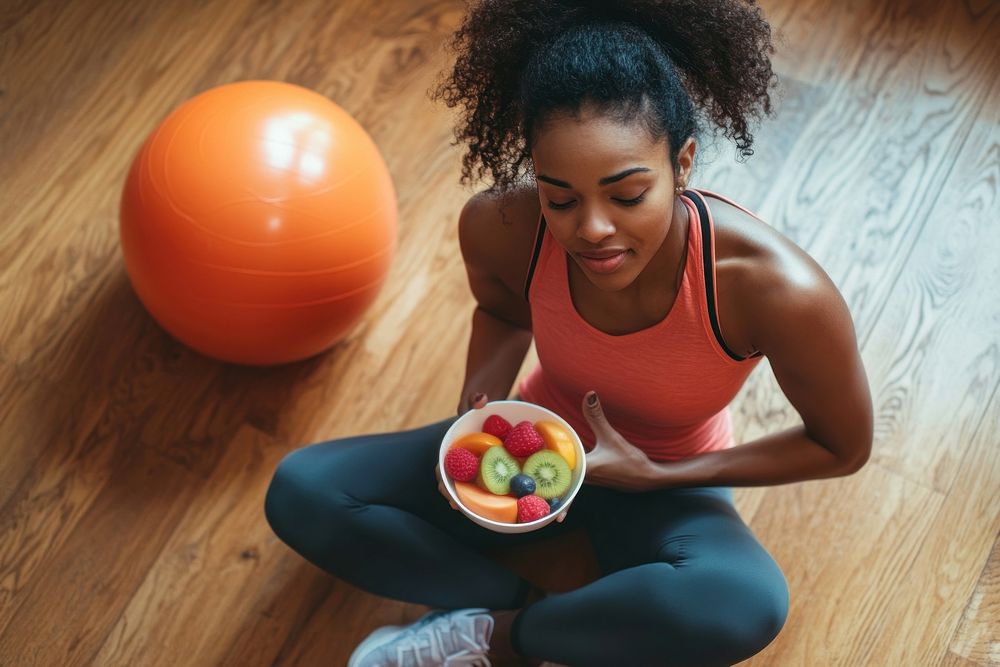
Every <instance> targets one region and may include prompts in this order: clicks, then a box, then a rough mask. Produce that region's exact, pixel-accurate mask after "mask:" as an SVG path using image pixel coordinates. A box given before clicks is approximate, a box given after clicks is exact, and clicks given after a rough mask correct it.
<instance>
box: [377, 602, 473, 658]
mask: <svg viewBox="0 0 1000 667" xmlns="http://www.w3.org/2000/svg"><path fill="white" fill-rule="evenodd" d="M448 613H449V612H447V611H440V612H433V613H431V614H428V615H427V616H426V617H424V618H422V619H420V621H418V622H417V623H415V624H413V625H412V626H411V627H409V628H407V629H406V630H405V631H404V636H405V638H406V640H404V641H400V642H398V643H397V644H396V663H395V664H397V665H407V664H413V665H414V667H442V666H446V665H447V666H454V667H459V666H462V667H490V661H489V658H487V657H486V651H488V650H489V648H490V647H489V644H488V643H487V641H486V639H485V638H484V639H483V640H482V641H480V640H479V638H477V637H474V636H472V635H470V634H469V633H468V632H466V631H465V629H466V628H473V627H475V622H474V621H471V620H470V621H469V622H467V623H461V622H456V620H455V619H453V618H444V617H447V615H448ZM463 620H464V619H463ZM438 621H439V622H438ZM429 624H433V625H431V627H429V628H428V627H426V626H427V625H429ZM400 639H403V637H401V638H400ZM407 653H411V654H412V659H413V660H412V662H406V657H407V655H406V654H407ZM425 658H427V659H428V660H430V662H425V661H424V659H425Z"/></svg>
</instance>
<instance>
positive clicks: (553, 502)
mask: <svg viewBox="0 0 1000 667" xmlns="http://www.w3.org/2000/svg"><path fill="white" fill-rule="evenodd" d="M561 502H562V498H551V499H550V500H549V509H550V511H552V512H555V511H556V508H557V507H559V503H561Z"/></svg>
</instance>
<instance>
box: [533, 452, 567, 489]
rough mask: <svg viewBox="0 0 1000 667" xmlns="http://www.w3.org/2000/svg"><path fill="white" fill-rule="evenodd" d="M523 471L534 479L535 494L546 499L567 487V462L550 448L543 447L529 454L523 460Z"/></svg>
mask: <svg viewBox="0 0 1000 667" xmlns="http://www.w3.org/2000/svg"><path fill="white" fill-rule="evenodd" d="M523 472H524V474H525V475H528V476H529V477H531V478H532V479H534V480H535V485H536V488H535V495H536V496H541V497H542V498H545V499H546V500H548V499H549V498H556V497H558V496H560V495H562V494H563V493H565V492H566V490H567V489H569V484H570V475H571V472H570V469H569V463H567V462H566V459H564V458H563V457H562V456H561V455H560V454H558V453H557V452H555V451H553V450H551V449H543V450H541V451H538V452H535V453H534V454H532V455H531V456H529V457H528V460H527V461H525V462H524V470H523Z"/></svg>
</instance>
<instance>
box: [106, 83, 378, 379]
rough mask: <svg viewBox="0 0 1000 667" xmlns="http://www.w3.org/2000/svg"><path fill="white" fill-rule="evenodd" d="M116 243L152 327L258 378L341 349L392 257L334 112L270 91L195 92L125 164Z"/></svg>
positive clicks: (367, 140)
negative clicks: (269, 369)
mask: <svg viewBox="0 0 1000 667" xmlns="http://www.w3.org/2000/svg"><path fill="white" fill-rule="evenodd" d="M120 213H121V215H120V225H119V231H120V234H121V244H122V253H123V255H124V258H125V268H126V271H127V272H128V276H129V279H130V280H131V282H132V285H133V287H134V289H135V291H136V294H138V296H139V299H140V300H141V301H142V303H143V304H144V305H145V307H146V308H147V309H148V310H149V312H150V314H151V315H152V316H153V318H155V319H156V321H157V322H159V323H160V325H162V326H163V328H164V329H166V330H167V331H168V332H169V333H170V334H172V335H173V336H174V337H176V338H177V339H178V340H180V341H181V342H183V343H185V344H187V345H189V346H190V347H192V348H194V349H195V350H198V351H199V352H201V353H203V354H205V355H208V356H210V357H215V358H217V359H221V360H223V361H229V362H234V363H241V364H252V365H271V364H279V363H285V362H290V361H296V360H300V359H305V358H307V357H311V356H313V355H315V354H317V353H319V352H322V351H323V350H325V349H327V348H329V347H330V346H332V345H334V344H335V343H337V342H338V341H340V340H341V339H343V338H344V337H345V336H346V335H347V334H348V333H350V331H351V330H352V328H353V327H354V325H355V324H356V323H357V322H358V320H359V319H360V318H361V316H362V315H363V314H364V312H365V310H366V308H367V307H368V306H369V305H370V304H371V303H372V302H373V301H374V300H375V298H376V296H377V295H378V293H379V291H380V290H381V288H382V285H383V283H384V282H385V279H386V276H387V274H388V271H389V268H390V264H391V262H392V259H393V256H394V255H395V251H396V239H397V232H396V218H397V203H396V192H395V189H394V187H393V183H392V178H391V176H390V174H389V170H388V168H387V166H386V164H385V161H384V160H383V158H382V155H381V154H380V152H379V150H378V147H377V146H376V145H375V143H374V142H373V141H372V139H371V137H370V136H369V135H368V133H367V132H366V131H365V129H364V128H363V127H362V126H361V125H360V124H359V123H358V122H357V121H356V120H355V119H354V118H353V117H352V116H351V115H350V114H349V113H347V112H346V111H345V110H344V109H343V108H341V107H340V106H338V105H337V104H335V103H334V102H332V101H331V100H329V99H327V98H326V97H324V96H322V95H320V94H319V93H316V92H314V91H311V90H308V89H306V88H302V87H300V86H296V85H292V84H288V83H283V82H279V81H242V82H238V83H232V84H227V85H224V86H220V87H218V88H213V89H211V90H208V91H206V92H204V93H201V94H200V95H197V96H196V97H194V98H192V99H190V100H188V101H187V102H185V103H184V104H183V105H181V106H180V107H179V108H177V109H176V110H174V111H173V112H172V113H171V114H170V115H169V116H167V118H166V119H165V120H164V121H163V122H162V123H161V124H160V125H159V126H158V127H157V128H156V129H155V130H154V131H153V132H152V134H151V135H150V136H149V137H148V138H147V139H146V141H145V143H144V144H143V145H142V147H141V148H140V149H139V152H138V154H137V155H136V156H135V159H134V160H133V162H132V165H131V168H130V170H129V173H128V178H127V180H126V182H125V188H124V191H123V193H122V199H121V211H120Z"/></svg>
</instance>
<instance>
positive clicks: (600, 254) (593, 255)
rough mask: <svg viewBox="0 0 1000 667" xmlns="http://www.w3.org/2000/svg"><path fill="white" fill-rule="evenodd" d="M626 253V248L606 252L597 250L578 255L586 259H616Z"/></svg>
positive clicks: (609, 249)
mask: <svg viewBox="0 0 1000 667" xmlns="http://www.w3.org/2000/svg"><path fill="white" fill-rule="evenodd" d="M623 252H625V248H607V249H605V250H595V251H593V252H581V253H577V254H578V255H580V257H586V258H587V259H608V258H609V257H615V256H616V255H620V254H622V253H623Z"/></svg>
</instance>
